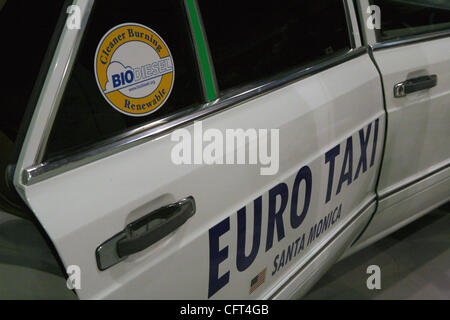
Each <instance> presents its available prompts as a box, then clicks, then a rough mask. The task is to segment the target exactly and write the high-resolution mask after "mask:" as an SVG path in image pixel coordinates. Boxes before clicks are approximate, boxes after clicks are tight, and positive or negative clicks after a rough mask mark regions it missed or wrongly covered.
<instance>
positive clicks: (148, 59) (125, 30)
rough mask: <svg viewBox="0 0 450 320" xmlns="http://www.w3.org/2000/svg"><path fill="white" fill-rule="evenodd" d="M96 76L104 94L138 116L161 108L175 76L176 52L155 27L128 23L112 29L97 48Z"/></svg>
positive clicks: (123, 111) (128, 113) (122, 109)
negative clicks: (168, 45) (171, 49)
mask: <svg viewBox="0 0 450 320" xmlns="http://www.w3.org/2000/svg"><path fill="white" fill-rule="evenodd" d="M94 70H95V78H96V80H97V84H98V87H99V89H100V91H101V92H102V94H103V97H104V98H105V99H106V101H108V103H109V104H110V105H111V106H113V107H114V108H115V109H117V110H118V111H120V112H122V113H124V114H127V115H130V116H135V117H140V116H145V115H148V114H150V113H152V112H154V111H156V110H158V109H159V108H161V107H162V106H163V105H164V103H165V102H166V101H167V99H168V98H169V96H170V92H171V91H172V87H173V82H174V78H175V68H174V64H173V59H172V55H171V53H170V50H169V48H168V47H167V45H166V43H165V42H164V40H163V39H162V38H161V37H160V36H159V35H158V34H157V33H156V32H155V31H153V30H152V29H150V28H148V27H146V26H143V25H141V24H137V23H124V24H121V25H118V26H116V27H114V28H112V29H111V30H109V31H108V32H107V33H106V34H105V35H104V36H103V38H102V40H101V41H100V43H99V45H98V47H97V51H96V52H95V62H94Z"/></svg>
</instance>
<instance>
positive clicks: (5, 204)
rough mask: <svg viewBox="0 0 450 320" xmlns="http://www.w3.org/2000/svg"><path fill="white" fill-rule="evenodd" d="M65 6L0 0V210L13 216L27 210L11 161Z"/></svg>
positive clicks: (17, 150) (57, 32)
mask: <svg viewBox="0 0 450 320" xmlns="http://www.w3.org/2000/svg"><path fill="white" fill-rule="evenodd" d="M63 5H64V2H63V1H56V2H52V3H51V5H49V2H48V1H25V0H9V1H4V0H3V1H0V30H2V46H1V50H0V60H1V61H2V74H1V77H2V81H1V86H0V106H1V110H2V115H1V117H0V211H2V210H4V211H5V212H8V213H12V214H15V215H17V216H25V217H28V216H29V212H28V210H27V209H26V208H25V206H24V205H23V203H22V201H21V199H20V198H19V197H18V195H17V194H16V192H15V190H14V188H13V186H12V183H11V177H12V174H13V172H14V163H15V162H16V159H17V157H18V154H19V152H20V148H21V145H22V142H23V140H24V137H25V134H26V129H27V127H28V123H29V120H30V119H31V115H32V112H33V110H34V107H35V105H36V101H37V98H38V96H39V92H40V90H41V87H42V85H43V82H44V79H45V75H46V73H47V72H46V70H47V68H48V65H49V63H50V60H51V58H52V55H53V51H54V47H55V44H56V39H57V38H58V35H59V26H58V27H57V25H58V19H59V17H60V13H61V11H62V9H63ZM44 7H45V10H42V8H44ZM37 13H38V14H37ZM64 14H65V12H64ZM60 25H62V24H60ZM61 28H62V27H61Z"/></svg>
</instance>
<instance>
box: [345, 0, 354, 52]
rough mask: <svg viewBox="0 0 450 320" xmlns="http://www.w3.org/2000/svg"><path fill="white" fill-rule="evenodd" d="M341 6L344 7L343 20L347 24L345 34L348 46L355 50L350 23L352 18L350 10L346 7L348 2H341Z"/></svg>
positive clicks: (351, 24)
mask: <svg viewBox="0 0 450 320" xmlns="http://www.w3.org/2000/svg"><path fill="white" fill-rule="evenodd" d="M342 5H343V7H344V12H345V20H346V22H347V33H348V39H349V41H350V46H351V47H352V48H356V41H355V35H354V31H353V23H352V18H351V16H350V8H349V6H348V1H347V0H342Z"/></svg>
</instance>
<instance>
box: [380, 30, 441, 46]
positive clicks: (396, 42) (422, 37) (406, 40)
mask: <svg viewBox="0 0 450 320" xmlns="http://www.w3.org/2000/svg"><path fill="white" fill-rule="evenodd" d="M448 36H450V29H445V30H441V31H435V32H429V33H424V34H418V35H412V36H407V37H403V38H400V39H393V40H386V41H382V42H376V43H375V44H373V46H372V47H373V50H381V49H386V48H392V47H397V46H403V45H408V44H413V43H417V42H423V41H429V40H435V39H440V38H446V37H448Z"/></svg>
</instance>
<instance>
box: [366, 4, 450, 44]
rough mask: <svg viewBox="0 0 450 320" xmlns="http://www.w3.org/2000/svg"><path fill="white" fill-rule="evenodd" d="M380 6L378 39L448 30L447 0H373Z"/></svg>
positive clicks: (449, 25)
mask: <svg viewBox="0 0 450 320" xmlns="http://www.w3.org/2000/svg"><path fill="white" fill-rule="evenodd" d="M373 4H374V5H377V6H379V7H380V15H381V29H380V30H378V32H377V36H378V40H379V41H386V40H392V39H399V38H402V37H407V36H413V35H419V34H424V33H429V32H435V31H440V30H445V29H449V30H450V1H448V0H373Z"/></svg>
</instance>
